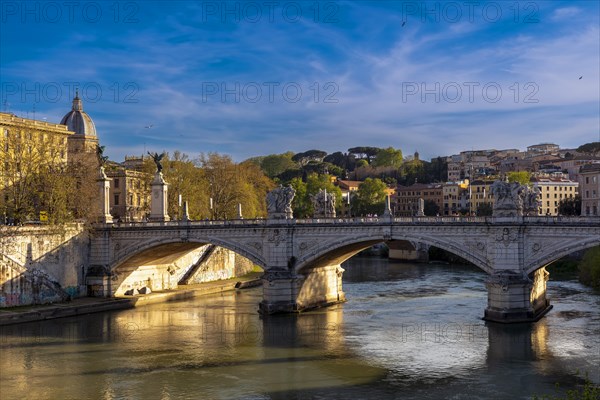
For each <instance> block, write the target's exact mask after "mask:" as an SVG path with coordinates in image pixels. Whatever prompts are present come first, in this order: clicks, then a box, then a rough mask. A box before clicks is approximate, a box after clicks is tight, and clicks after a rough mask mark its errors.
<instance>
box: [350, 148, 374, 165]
mask: <svg viewBox="0 0 600 400" xmlns="http://www.w3.org/2000/svg"><path fill="white" fill-rule="evenodd" d="M379 150H381V149H380V148H379V147H368V146H359V147H351V148H349V149H348V153H349V154H353V155H355V156H356V157H357V158H360V159H365V160H367V163H368V164H371V161H372V160H373V158H374V157H375V156H376V155H377V153H378V152H379Z"/></svg>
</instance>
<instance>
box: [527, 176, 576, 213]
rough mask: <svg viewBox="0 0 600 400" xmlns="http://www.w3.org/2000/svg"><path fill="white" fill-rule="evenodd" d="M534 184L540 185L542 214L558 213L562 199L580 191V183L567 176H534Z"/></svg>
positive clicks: (573, 195)
mask: <svg viewBox="0 0 600 400" xmlns="http://www.w3.org/2000/svg"><path fill="white" fill-rule="evenodd" d="M531 182H532V183H533V186H536V187H539V188H540V192H541V195H542V199H541V200H542V209H541V211H540V213H541V214H542V215H558V205H559V203H560V201H561V200H563V199H566V198H573V197H575V196H577V193H578V192H579V183H578V182H573V181H571V180H569V179H567V178H565V177H534V178H531Z"/></svg>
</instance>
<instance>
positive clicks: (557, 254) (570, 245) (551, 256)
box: [526, 236, 600, 274]
mask: <svg viewBox="0 0 600 400" xmlns="http://www.w3.org/2000/svg"><path fill="white" fill-rule="evenodd" d="M596 246H600V236H597V237H596V236H591V237H589V238H587V239H584V240H578V241H568V242H566V243H564V244H562V245H559V246H556V247H554V249H553V250H552V251H549V252H548V251H547V252H543V254H542V255H541V256H540V257H538V258H535V259H534V260H533V261H531V262H530V263H529V264H528V265H527V266H526V272H527V274H531V273H533V272H535V271H537V270H538V269H540V268H542V267H545V266H547V265H548V264H550V263H552V262H554V261H556V260H559V259H560V258H562V257H565V256H568V255H569V254H571V253H574V252H576V251H580V250H586V249H590V248H592V247H596Z"/></svg>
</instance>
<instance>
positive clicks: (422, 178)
mask: <svg viewBox="0 0 600 400" xmlns="http://www.w3.org/2000/svg"><path fill="white" fill-rule="evenodd" d="M400 172H401V174H402V178H401V180H400V181H401V182H402V183H403V184H404V185H412V184H413V183H415V182H417V181H418V182H421V183H428V181H427V173H426V172H425V163H424V162H423V161H421V160H411V161H407V162H405V163H404V164H402V168H400Z"/></svg>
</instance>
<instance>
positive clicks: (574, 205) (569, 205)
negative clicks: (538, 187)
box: [558, 195, 581, 216]
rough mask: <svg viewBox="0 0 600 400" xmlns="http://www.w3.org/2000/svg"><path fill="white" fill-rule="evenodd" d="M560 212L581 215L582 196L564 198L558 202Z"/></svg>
mask: <svg viewBox="0 0 600 400" xmlns="http://www.w3.org/2000/svg"><path fill="white" fill-rule="evenodd" d="M558 213H559V214H560V215H573V216H577V215H581V196H579V195H577V196H575V197H568V198H566V199H562V200H561V201H560V202H559V203H558Z"/></svg>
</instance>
